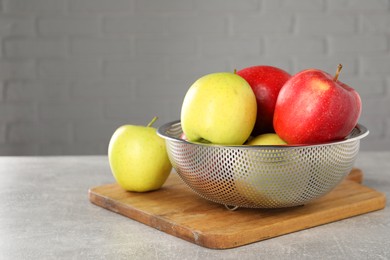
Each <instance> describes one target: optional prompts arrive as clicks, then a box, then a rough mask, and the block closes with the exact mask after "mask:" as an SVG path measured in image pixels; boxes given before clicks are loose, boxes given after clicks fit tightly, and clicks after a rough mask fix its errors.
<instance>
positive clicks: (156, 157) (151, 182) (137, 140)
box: [108, 117, 172, 192]
mask: <svg viewBox="0 0 390 260" xmlns="http://www.w3.org/2000/svg"><path fill="white" fill-rule="evenodd" d="M156 119H157V118H156V117H155V118H153V120H152V121H151V122H150V123H149V124H148V125H147V126H146V127H145V126H138V125H123V126H121V127H119V128H118V129H117V130H116V131H115V132H114V134H113V136H112V137H111V140H110V143H109V146H108V158H109V163H110V167H111V171H112V174H113V176H114V178H115V180H116V181H117V183H118V184H119V185H120V186H121V187H122V188H124V189H125V190H128V191H136V192H145V191H152V190H157V189H159V188H161V186H162V185H163V184H164V183H165V181H166V179H167V178H168V176H169V173H170V172H171V169H172V165H171V163H170V161H169V158H168V154H167V151H166V147H165V141H164V139H162V138H161V137H159V136H158V135H157V133H156V128H153V127H152V124H153V123H154V121H156Z"/></svg>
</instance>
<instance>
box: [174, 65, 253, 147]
mask: <svg viewBox="0 0 390 260" xmlns="http://www.w3.org/2000/svg"><path fill="white" fill-rule="evenodd" d="M256 114H257V103H256V97H255V94H254V93H253V90H252V88H251V87H250V85H249V84H248V83H247V82H246V80H244V79H243V78H242V77H240V76H238V75H237V74H234V73H228V72H219V73H212V74H208V75H205V76H203V77H201V78H200V79H198V80H196V81H195V82H194V84H192V86H191V87H190V88H189V89H188V91H187V93H186V95H185V97H184V101H183V105H182V109H181V125H182V128H183V132H184V133H185V135H186V136H187V139H188V140H189V141H193V142H209V143H213V144H224V145H241V144H243V143H244V142H245V141H246V140H247V139H248V137H249V135H250V134H251V132H252V130H253V127H254V125H255V122H256Z"/></svg>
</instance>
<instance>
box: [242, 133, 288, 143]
mask: <svg viewBox="0 0 390 260" xmlns="http://www.w3.org/2000/svg"><path fill="white" fill-rule="evenodd" d="M246 144H247V145H287V143H286V142H285V141H284V140H282V139H281V138H280V137H279V136H278V135H277V134H275V133H266V134H261V135H258V136H256V137H254V138H253V139H251V140H250V141H248V142H247V143H246Z"/></svg>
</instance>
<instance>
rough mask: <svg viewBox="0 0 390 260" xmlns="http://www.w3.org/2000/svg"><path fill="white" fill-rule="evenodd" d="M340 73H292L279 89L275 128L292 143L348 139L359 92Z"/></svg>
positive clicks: (357, 114) (356, 115)
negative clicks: (342, 78)
mask: <svg viewBox="0 0 390 260" xmlns="http://www.w3.org/2000/svg"><path fill="white" fill-rule="evenodd" d="M341 68H342V66H341V64H340V65H339V66H338V68H337V71H336V75H335V76H334V77H332V76H331V75H329V74H328V73H326V72H324V71H321V70H318V69H307V70H304V71H301V72H299V73H297V74H296V75H294V76H292V77H291V78H290V79H289V80H288V81H287V82H286V84H285V85H284V86H283V87H282V89H281V90H280V92H279V96H278V99H277V101H276V106H275V114H274V128H275V131H276V133H277V134H278V135H279V136H280V137H281V138H282V139H283V140H285V141H286V142H287V143H288V144H316V143H325V142H329V141H336V140H341V139H343V138H345V137H346V136H347V135H348V134H349V133H350V132H351V131H352V129H353V128H354V127H355V126H356V124H357V122H358V119H359V117H360V114H361V110H362V104H361V99H360V96H359V94H358V93H357V92H356V91H355V90H354V89H353V88H351V87H349V86H348V85H346V84H344V83H342V82H340V81H339V80H338V76H339V74H340V71H341Z"/></svg>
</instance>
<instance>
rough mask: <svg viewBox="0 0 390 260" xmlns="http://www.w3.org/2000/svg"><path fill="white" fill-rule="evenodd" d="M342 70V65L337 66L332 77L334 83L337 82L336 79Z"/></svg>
mask: <svg viewBox="0 0 390 260" xmlns="http://www.w3.org/2000/svg"><path fill="white" fill-rule="evenodd" d="M342 68H343V65H341V64H339V65H338V66H337V70H336V74H335V75H334V78H333V80H334V81H337V79H338V78H339V75H340V71H341V69H342Z"/></svg>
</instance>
